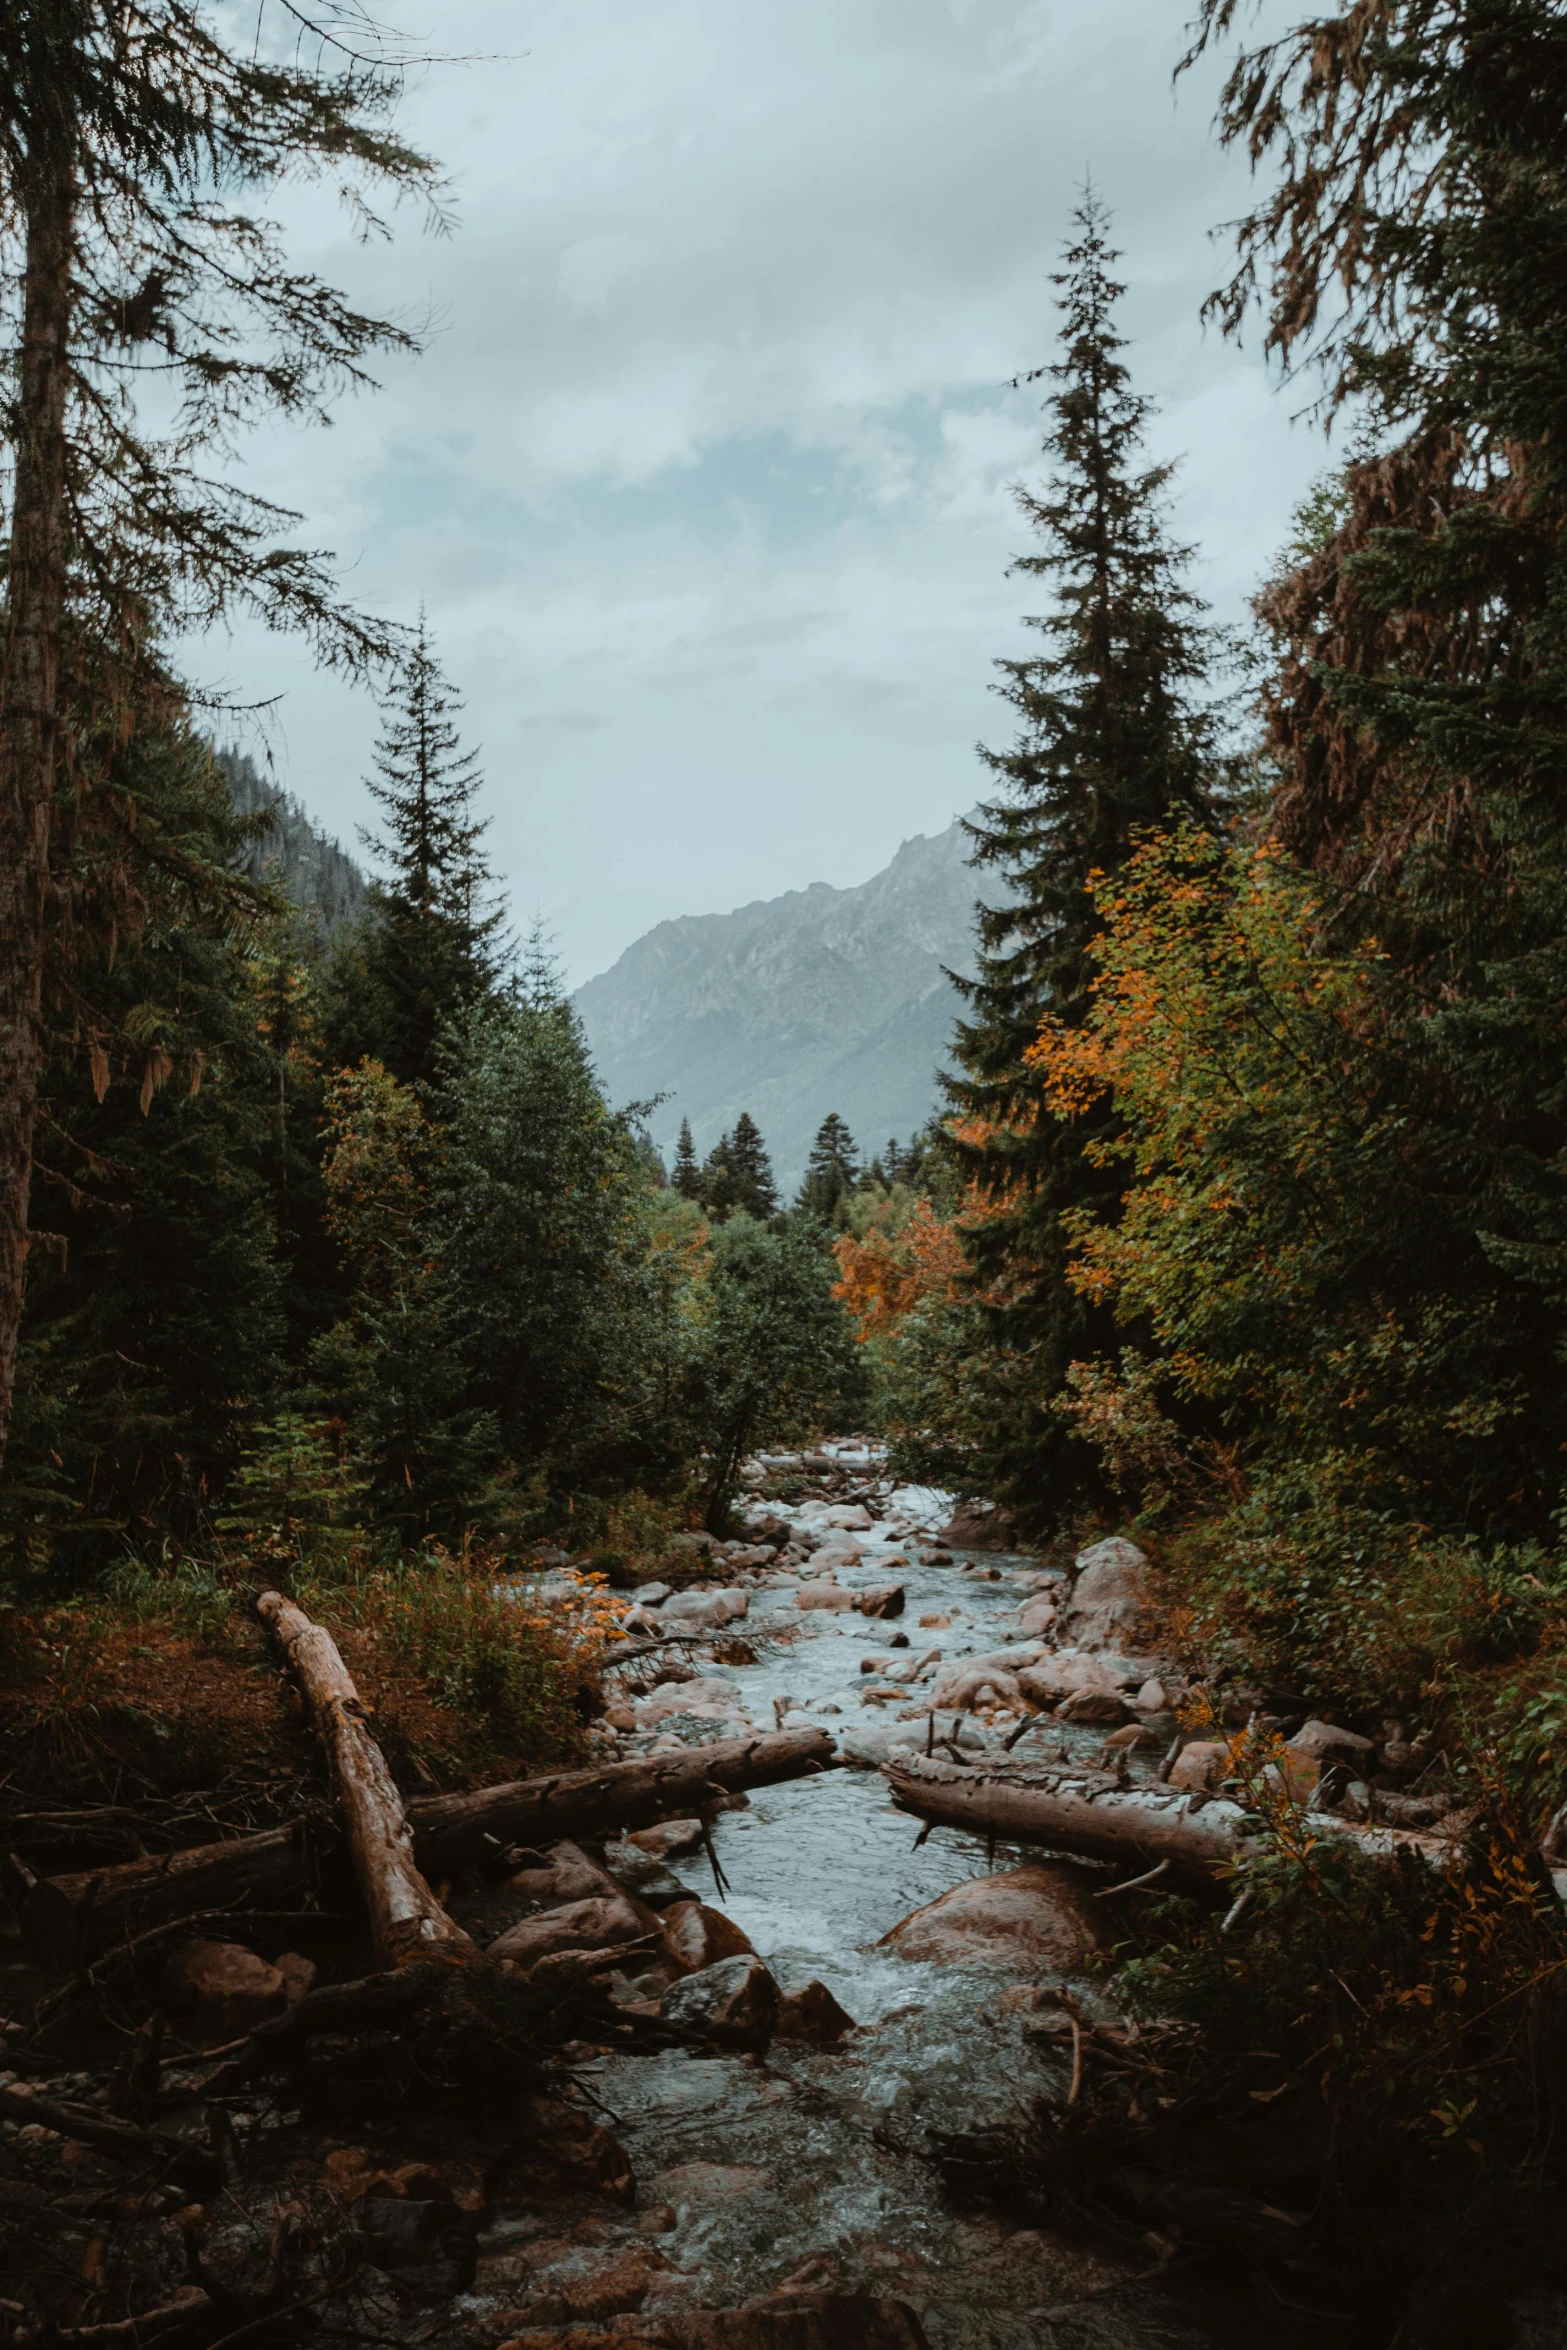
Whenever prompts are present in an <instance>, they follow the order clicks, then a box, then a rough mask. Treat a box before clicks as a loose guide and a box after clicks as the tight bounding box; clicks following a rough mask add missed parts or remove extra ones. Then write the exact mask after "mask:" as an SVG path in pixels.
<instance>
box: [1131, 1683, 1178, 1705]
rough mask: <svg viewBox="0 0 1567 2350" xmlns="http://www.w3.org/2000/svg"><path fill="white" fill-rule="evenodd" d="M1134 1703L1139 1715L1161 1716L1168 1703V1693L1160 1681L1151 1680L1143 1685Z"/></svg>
mask: <svg viewBox="0 0 1567 2350" xmlns="http://www.w3.org/2000/svg"><path fill="white" fill-rule="evenodd" d="M1134 1702H1135V1704H1136V1706H1137V1710H1138V1712H1139V1713H1142V1714H1162V1713H1164V1712H1165V1711H1166V1709H1167V1708H1168V1706H1169V1703H1170V1698H1169V1692H1168V1691H1167V1690H1166V1688H1165V1685H1164V1683H1163V1682H1162V1681H1161V1680H1159V1679H1157V1678H1152V1679H1149V1680H1147V1681H1145V1682H1144V1683H1143V1685H1142V1687H1141V1689H1139V1690H1138V1692H1137V1696H1136V1699H1135V1701H1134Z"/></svg>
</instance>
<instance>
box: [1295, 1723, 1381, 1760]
mask: <svg viewBox="0 0 1567 2350" xmlns="http://www.w3.org/2000/svg"><path fill="white" fill-rule="evenodd" d="M1289 1745H1290V1752H1291V1753H1292V1754H1299V1755H1305V1756H1308V1757H1309V1758H1310V1760H1311V1761H1312V1762H1315V1763H1328V1762H1341V1763H1349V1764H1351V1765H1352V1766H1353V1767H1354V1768H1355V1769H1356V1770H1359V1771H1362V1772H1364V1771H1367V1770H1369V1769H1370V1768H1371V1765H1372V1759H1373V1757H1374V1755H1375V1753H1376V1741H1375V1740H1374V1739H1371V1738H1362V1737H1361V1735H1360V1733H1359V1731H1358V1730H1341V1729H1340V1728H1339V1726H1338V1724H1337V1723H1336V1722H1319V1721H1310V1722H1303V1723H1302V1724H1301V1726H1300V1728H1299V1729H1298V1730H1297V1731H1296V1733H1295V1735H1294V1737H1293V1738H1292V1739H1291V1740H1290V1742H1289Z"/></svg>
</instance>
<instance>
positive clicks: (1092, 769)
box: [948, 188, 1213, 1509]
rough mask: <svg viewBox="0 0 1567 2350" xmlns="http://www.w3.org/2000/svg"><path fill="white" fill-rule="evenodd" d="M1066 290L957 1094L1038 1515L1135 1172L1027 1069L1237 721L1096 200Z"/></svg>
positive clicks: (1022, 501) (997, 1323)
mask: <svg viewBox="0 0 1567 2350" xmlns="http://www.w3.org/2000/svg"><path fill="white" fill-rule="evenodd" d="M1073 219H1074V224H1075V233H1074V235H1073V237H1072V239H1071V240H1070V241H1069V242H1068V244H1067V246H1066V248H1065V251H1064V254H1063V266H1062V268H1061V269H1060V270H1059V271H1058V272H1057V273H1056V275H1055V277H1054V280H1053V282H1054V283H1055V284H1056V285H1057V286H1058V287H1059V288H1060V297H1059V302H1058V307H1059V309H1060V313H1061V352H1060V356H1059V358H1057V359H1056V360H1055V361H1053V362H1052V363H1051V364H1050V365H1049V366H1048V367H1044V368H1038V369H1035V370H1034V371H1032V372H1031V373H1030V374H1029V375H1026V376H1024V377H1021V378H1020V379H1019V381H1020V382H1023V383H1036V382H1039V381H1041V380H1047V381H1048V382H1049V384H1050V386H1051V390H1050V392H1049V394H1048V397H1047V398H1046V401H1045V404H1044V412H1045V416H1046V418H1047V430H1046V433H1045V437H1044V450H1045V454H1046V455H1047V457H1049V458H1050V460H1051V461H1052V472H1051V476H1050V479H1049V481H1048V482H1047V484H1046V486H1045V487H1044V489H1043V490H1042V491H1035V490H1032V489H1029V488H1026V487H1024V488H1020V489H1019V490H1018V493H1017V499H1018V505H1019V507H1020V509H1021V511H1022V513H1023V515H1024V516H1025V518H1026V520H1027V521H1028V522H1029V524H1030V525H1031V527H1032V529H1033V531H1034V533H1035V536H1036V540H1037V542H1038V543H1037V544H1036V546H1035V547H1034V548H1033V549H1031V550H1030V552H1029V553H1027V554H1025V555H1023V556H1020V557H1019V559H1018V561H1017V563H1016V564H1015V565H1014V569H1016V570H1018V571H1021V572H1022V573H1024V574H1025V576H1027V577H1028V578H1030V579H1036V580H1039V581H1041V582H1042V583H1044V584H1045V585H1046V586H1047V587H1048V589H1049V590H1050V595H1051V603H1050V608H1049V609H1048V610H1047V611H1046V612H1045V613H1044V614H1042V615H1040V616H1037V617H1035V616H1030V618H1029V620H1028V626H1029V627H1030V628H1032V629H1035V630H1037V631H1038V633H1039V635H1040V636H1041V637H1042V638H1043V640H1044V645H1043V649H1042V650H1041V651H1039V652H1037V653H1034V654H1032V655H1031V656H1029V657H1027V658H1023V659H1017V660H1010V661H1003V662H1001V663H999V664H998V666H999V668H1000V670H1001V673H1002V683H1001V685H1000V686H999V688H998V691H999V692H1000V693H1001V694H1002V696H1003V698H1004V699H1005V700H1006V701H1007V702H1009V703H1010V704H1011V706H1012V708H1013V709H1014V710H1015V711H1016V713H1017V716H1018V720H1019V731H1018V736H1017V739H1016V741H1015V743H1014V744H1013V746H1012V748H1011V749H1010V750H1006V751H991V750H983V751H982V753H981V756H982V757H983V758H984V760H985V763H986V765H987V766H988V767H989V768H990V770H991V772H992V774H993V775H995V776H996V777H997V778H998V780H999V782H1000V784H1001V786H1002V794H1001V796H999V797H998V798H996V799H994V800H992V801H989V802H987V803H985V804H984V805H982V806H981V807H980V809H979V810H978V811H977V812H976V816H975V817H974V818H973V819H971V820H968V821H967V825H966V828H967V830H968V832H969V835H970V837H971V839H972V840H973V843H974V854H973V857H972V859H971V862H972V863H973V864H975V865H977V866H980V867H982V868H986V869H988V870H989V871H991V872H993V873H994V874H996V875H997V876H998V878H999V879H1000V881H1001V882H1002V884H1003V892H1002V893H1000V894H1001V895H1002V903H1001V904H1000V905H999V906H998V907H994V908H992V907H989V906H986V905H981V907H980V909H979V917H978V928H979V940H980V953H979V967H978V972H977V975H976V976H975V977H973V978H971V979H961V978H960V979H959V980H958V982H957V984H958V986H959V987H960V988H961V990H962V992H963V994H964V996H965V997H966V999H967V1004H968V1016H967V1018H966V1019H965V1020H963V1021H962V1022H960V1024H959V1027H958V1036H957V1047H958V1058H959V1061H960V1064H961V1067H960V1070H959V1073H958V1075H957V1076H956V1077H954V1078H952V1079H949V1080H948V1091H949V1095H950V1099H951V1102H952V1105H953V1108H954V1110H955V1111H956V1112H957V1118H956V1121H955V1129H956V1134H955V1142H954V1148H955V1150H956V1153H957V1156H958V1160H959V1164H960V1169H961V1172H962V1174H963V1175H964V1176H965V1178H966V1179H967V1180H968V1181H969V1182H970V1183H972V1184H973V1185H974V1186H976V1187H977V1190H978V1193H979V1196H980V1198H981V1199H982V1201H983V1202H984V1205H985V1214H984V1216H983V1217H982V1218H978V1219H975V1220H974V1221H973V1223H972V1225H971V1228H970V1232H969V1247H970V1251H971V1262H972V1270H973V1274H974V1277H975V1280H976V1283H977V1284H978V1285H979V1286H980V1287H981V1288H982V1290H983V1291H984V1293H985V1294H986V1296H987V1298H988V1299H989V1300H990V1315H989V1318H990V1323H991V1329H992V1335H993V1337H994V1339H995V1341H996V1344H997V1346H998V1348H999V1349H1000V1350H1001V1352H1002V1353H1003V1354H1004V1355H1005V1357H1006V1358H1007V1361H1008V1366H1009V1368H1008V1374H1007V1378H1006V1381H1005V1383H1004V1393H1005V1395H1006V1397H1007V1399H1008V1400H1007V1402H1006V1404H1005V1406H1004V1407H1003V1408H1001V1409H1000V1410H998V1412H997V1414H996V1416H995V1420H994V1426H995V1431H996V1451H995V1456H994V1458H993V1459H992V1460H991V1461H989V1462H988V1463H986V1464H984V1473H985V1474H986V1476H987V1477H988V1480H989V1482H990V1483H991V1485H992V1487H993V1488H995V1489H996V1490H997V1491H1000V1492H1004V1493H1005V1494H1006V1496H1007V1497H1008V1498H1009V1499H1011V1500H1013V1501H1014V1502H1015V1503H1019V1504H1021V1505H1023V1506H1024V1508H1025V1509H1026V1508H1028V1507H1030V1506H1032V1505H1033V1503H1034V1502H1035V1501H1036V1500H1037V1497H1038V1495H1039V1492H1040V1488H1041V1482H1042V1477H1043V1474H1044V1472H1045V1469H1046V1467H1047V1464H1048V1463H1052V1462H1053V1464H1054V1467H1055V1469H1056V1472H1057V1475H1056V1478H1055V1480H1054V1483H1055V1494H1054V1499H1055V1501H1056V1502H1059V1500H1060V1499H1061V1498H1063V1497H1064V1496H1063V1492H1062V1487H1061V1482H1060V1478H1059V1469H1060V1461H1059V1453H1060V1447H1061V1444H1062V1441H1063V1439H1062V1435H1061V1433H1060V1431H1061V1428H1062V1423H1060V1422H1059V1421H1057V1420H1056V1419H1055V1418H1054V1417H1053V1416H1052V1415H1051V1414H1050V1412H1049V1409H1048V1406H1049V1403H1050V1400H1051V1398H1052V1397H1053V1396H1054V1395H1055V1394H1056V1393H1057V1392H1058V1390H1059V1388H1060V1385H1061V1382H1062V1379H1063V1377H1064V1374H1065V1372H1066V1368H1067V1365H1068V1364H1069V1363H1070V1362H1071V1360H1072V1359H1073V1357H1074V1355H1075V1354H1077V1353H1078V1352H1080V1351H1082V1350H1083V1346H1084V1342H1085V1341H1086V1340H1087V1339H1088V1338H1089V1336H1090V1335H1091V1333H1090V1329H1089V1314H1088V1309H1087V1308H1086V1307H1085V1306H1084V1304H1083V1302H1082V1300H1081V1299H1080V1298H1079V1297H1078V1296H1077V1294H1076V1293H1075V1292H1074V1291H1073V1290H1072V1289H1071V1288H1070V1287H1069V1285H1068V1282H1067V1279H1066V1248H1065V1245H1064V1243H1063V1240H1062V1237H1061V1229H1060V1217H1061V1213H1062V1211H1063V1209H1065V1208H1068V1207H1074V1206H1079V1205H1082V1204H1083V1203H1085V1202H1090V1201H1100V1202H1103V1203H1104V1205H1105V1207H1106V1209H1107V1210H1108V1207H1109V1204H1110V1202H1111V1201H1112V1200H1113V1198H1114V1196H1115V1191H1116V1177H1115V1175H1114V1173H1113V1171H1109V1170H1106V1169H1105V1168H1103V1167H1102V1166H1098V1165H1095V1164H1094V1163H1092V1162H1091V1161H1090V1160H1089V1159H1088V1158H1087V1157H1086V1156H1085V1145H1086V1144H1089V1143H1092V1142H1096V1141H1100V1140H1102V1139H1103V1137H1104V1134H1105V1131H1106V1128H1105V1119H1104V1117H1103V1115H1102V1114H1097V1113H1096V1114H1091V1115H1087V1116H1084V1117H1081V1118H1074V1119H1062V1118H1058V1117H1056V1116H1054V1115H1052V1114H1051V1113H1050V1111H1049V1110H1048V1109H1047V1108H1046V1106H1045V1104H1044V1101H1043V1098H1042V1091H1041V1081H1040V1079H1039V1077H1038V1076H1037V1075H1036V1073H1035V1072H1034V1070H1033V1069H1032V1068H1031V1067H1030V1065H1029V1063H1028V1059H1027V1054H1028V1050H1029V1047H1030V1046H1031V1045H1032V1044H1033V1043H1034V1041H1035V1039H1036V1037H1037V1036H1038V1034H1039V1030H1040V1025H1041V1022H1042V1021H1043V1020H1044V1019H1045V1018H1046V1017H1047V1016H1049V1017H1052V1018H1054V1019H1057V1020H1062V1021H1065V1022H1067V1023H1069V1024H1074V1025H1075V1024H1077V1023H1080V1022H1081V1021H1082V1019H1083V1018H1084V1016H1085V1014H1086V1011H1087V1008H1088V1003H1089V988H1090V984H1091V980H1092V974H1093V966H1092V962H1091V958H1090V953H1089V949H1090V945H1091V942H1092V940H1093V938H1094V935H1095V932H1096V930H1097V927H1098V922H1097V917H1096V914H1095V910H1094V905H1093V901H1092V899H1091V898H1090V896H1089V894H1088V890H1087V886H1086V885H1087V881H1088V877H1089V875H1090V874H1091V873H1093V872H1095V871H1096V870H1097V871H1107V870H1113V869H1114V868H1115V867H1116V866H1117V865H1119V864H1120V863H1121V862H1122V860H1123V859H1124V858H1125V856H1126V853H1127V850H1128V847H1129V845H1130V843H1131V841H1132V838H1133V835H1134V834H1135V833H1136V832H1137V831H1138V830H1139V829H1140V828H1142V827H1146V826H1149V825H1159V824H1162V823H1164V822H1166V821H1168V820H1170V819H1172V818H1176V817H1183V816H1192V815H1198V814H1200V813H1201V812H1202V811H1203V810H1204V809H1205V807H1206V805H1207V801H1208V793H1209V787H1210V777H1211V774H1212V769H1213V724H1212V720H1211V718H1210V717H1209V716H1208V715H1207V714H1206V713H1205V712H1204V711H1203V709H1202V708H1201V707H1199V706H1198V704H1197V701H1196V699H1195V696H1196V692H1197V689H1198V688H1199V686H1200V684H1201V681H1202V679H1203V677H1204V675H1205V673H1206V671H1207V669H1208V667H1209V664H1210V662H1211V659H1212V649H1213V648H1212V636H1211V632H1210V631H1209V630H1208V629H1207V628H1206V627H1205V626H1204V625H1203V619H1202V614H1203V606H1202V604H1201V603H1200V601H1199V599H1198V598H1197V597H1196V596H1195V595H1194V594H1193V592H1192V590H1191V589H1190V587H1189V586H1188V585H1187V584H1186V579H1185V571H1186V566H1187V563H1188V561H1189V550H1188V549H1186V548H1184V547H1180V546H1177V545H1174V544H1172V542H1171V540H1170V538H1169V536H1168V534H1167V528H1166V507H1167V493H1168V489H1169V484H1170V479H1171V475H1172V472H1173V468H1172V467H1171V466H1170V465H1168V464H1164V465H1147V464H1144V463H1143V462H1142V454H1143V447H1142V444H1143V436H1144V431H1145V428H1146V425H1147V422H1148V418H1149V414H1150V403H1149V401H1148V400H1147V399H1146V398H1144V397H1143V396H1142V395H1141V394H1140V393H1138V392H1137V391H1136V390H1134V388H1133V385H1132V381H1131V376H1130V374H1129V372H1128V369H1127V367H1126V364H1125V362H1124V360H1123V359H1122V358H1121V356H1120V354H1121V352H1122V351H1123V350H1124V348H1125V341H1124V338H1123V337H1122V336H1121V335H1120V334H1119V333H1118V332H1117V331H1116V326H1115V317H1114V313H1115V305H1116V303H1117V301H1118V300H1119V298H1120V296H1121V294H1122V293H1123V292H1124V290H1125V289H1124V287H1123V286H1122V285H1120V284H1119V283H1118V282H1117V281H1116V280H1115V278H1114V277H1113V276H1112V275H1111V271H1112V269H1113V267H1114V264H1115V262H1116V261H1117V260H1118V259H1119V254H1118V253H1117V252H1116V251H1115V250H1114V249H1113V248H1112V246H1111V245H1110V242H1109V236H1108V230H1109V214H1108V212H1107V210H1106V208H1105V206H1104V204H1103V202H1102V201H1101V199H1100V198H1099V196H1098V195H1097V194H1096V193H1095V192H1094V191H1093V190H1092V189H1091V188H1090V189H1088V190H1086V191H1085V193H1084V196H1083V199H1082V202H1081V203H1080V204H1079V205H1078V207H1077V210H1076V212H1075V213H1074V215H1073Z"/></svg>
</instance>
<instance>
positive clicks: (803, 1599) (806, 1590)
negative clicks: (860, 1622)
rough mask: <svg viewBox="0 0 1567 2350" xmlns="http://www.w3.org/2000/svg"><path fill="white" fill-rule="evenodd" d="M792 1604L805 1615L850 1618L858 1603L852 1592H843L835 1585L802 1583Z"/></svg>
mask: <svg viewBox="0 0 1567 2350" xmlns="http://www.w3.org/2000/svg"><path fill="white" fill-rule="evenodd" d="M794 1604H795V1606H796V1607H797V1608H801V1609H803V1610H805V1611H806V1612H807V1613H810V1612H813V1611H817V1612H822V1613H825V1614H828V1615H835V1616H852V1615H853V1614H854V1612H855V1609H856V1607H857V1605H858V1602H857V1600H856V1598H855V1595H854V1593H853V1592H852V1591H844V1590H842V1589H841V1588H840V1587H839V1585H838V1584H836V1583H802V1584H801V1585H800V1588H799V1590H798V1591H797V1592H796V1593H795V1595H794Z"/></svg>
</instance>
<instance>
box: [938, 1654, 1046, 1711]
mask: <svg viewBox="0 0 1567 2350" xmlns="http://www.w3.org/2000/svg"><path fill="white" fill-rule="evenodd" d="M987 1705H1004V1706H1010V1707H1011V1709H1012V1711H1013V1712H1014V1713H1022V1712H1023V1711H1024V1698H1023V1690H1022V1686H1021V1684H1020V1682H1019V1680H1018V1676H1017V1675H1016V1674H1015V1673H1009V1672H1008V1671H1007V1670H1006V1669H1005V1667H1003V1666H1001V1665H986V1664H973V1663H969V1662H967V1661H964V1662H961V1663H959V1664H955V1665H948V1666H947V1668H946V1670H945V1671H944V1672H943V1673H941V1674H940V1675H939V1677H938V1678H937V1681H936V1685H935V1687H934V1688H933V1689H932V1691H931V1693H930V1710H931V1712H932V1713H941V1714H944V1713H973V1712H976V1711H977V1710H978V1709H979V1708H980V1707H981V1706H987Z"/></svg>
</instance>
